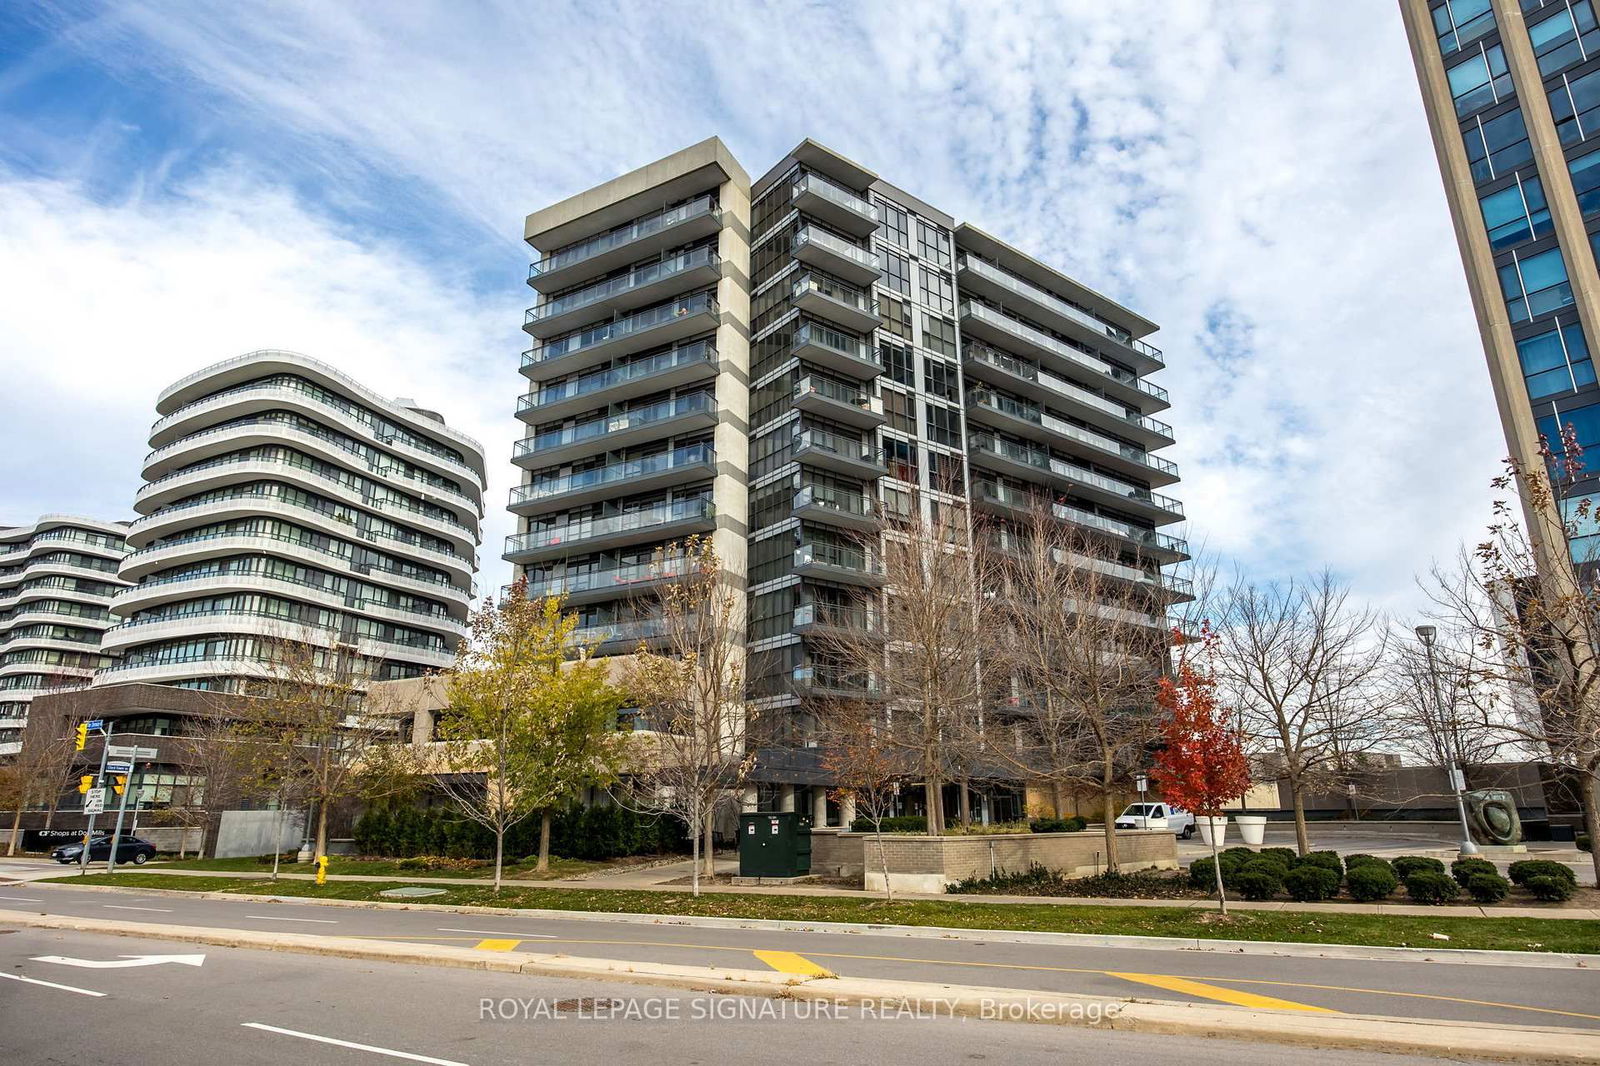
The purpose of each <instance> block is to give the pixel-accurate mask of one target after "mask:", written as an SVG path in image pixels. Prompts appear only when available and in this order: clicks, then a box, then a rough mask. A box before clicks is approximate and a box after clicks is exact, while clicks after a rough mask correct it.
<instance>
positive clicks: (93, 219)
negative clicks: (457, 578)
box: [0, 170, 520, 587]
mask: <svg viewBox="0 0 1600 1066" xmlns="http://www.w3.org/2000/svg"><path fill="white" fill-rule="evenodd" d="M0 248H4V249H5V254H4V255H0V288H3V291H4V292H5V293H6V294H7V298H6V304H5V309H4V312H3V313H0V371H3V379H4V381H5V382H6V386H7V390H8V392H9V394H10V396H9V399H10V403H9V404H8V407H9V415H10V417H8V418H7V420H6V425H5V439H6V447H5V448H4V450H3V455H0V479H3V483H4V484H5V486H6V491H5V514H4V515H0V519H4V520H7V521H18V522H21V521H25V520H28V519H30V518H32V517H33V516H34V515H36V514H38V513H41V512H46V511H76V512H86V513H89V514H92V515H98V516H102V517H105V518H112V519H116V518H132V517H133V514H132V505H133V497H134V493H135V491H136V490H137V489H138V487H139V484H140V480H139V466H140V459H141V458H142V456H143V455H144V453H145V441H146V437H147V432H148V430H149V426H150V423H151V422H153V421H154V420H155V417H156V416H155V400H156V396H157V394H158V393H159V392H160V391H161V389H162V388H164V387H165V386H167V385H169V384H171V383H172V382H173V381H176V380H177V379H178V378H180V377H183V376H184V375H186V374H188V373H190V372H192V371H195V370H198V369H200V368H201V367H204V366H208V365H210V364H211V363H215V362H218V361H220V360H223V359H227V358H231V357H232V356H235V355H238V354H241V353H243V352H247V351H251V350H254V349H257V348H285V349H289V350H292V351H299V352H303V353H305V354H307V355H310V356H313V357H315V358H319V359H322V360H324V361H326V362H329V363H332V364H334V365H336V366H338V367H340V368H341V369H342V370H344V371H345V372H346V373H348V374H350V375H351V376H353V377H354V378H355V379H356V380H358V381H360V382H362V383H363V384H365V385H367V386H368V387H369V388H372V389H375V390H376V391H378V392H380V393H383V394H386V395H390V396H410V397H414V398H416V399H417V400H418V401H419V402H421V403H422V404H423V405H425V406H429V407H432V408H435V409H437V410H438V411H439V412H440V413H441V414H443V415H444V417H445V420H446V421H447V422H448V423H449V424H450V425H452V426H454V427H456V428H458V429H461V430H462V431H464V432H466V433H469V434H471V435H472V436H474V437H476V438H477V439H478V440H479V441H480V442H482V443H483V444H484V446H485V448H486V449H487V452H488V472H489V476H490V482H491V484H490V491H489V498H488V501H487V505H488V510H489V525H488V533H487V535H486V537H485V544H486V548H487V551H486V552H485V556H486V557H485V560H484V562H485V564H486V565H485V571H484V573H483V574H482V575H481V577H480V583H481V584H482V585H484V586H485V587H487V586H488V585H489V583H490V582H495V583H498V582H499V581H500V580H501V579H502V577H503V572H504V571H505V569H506V568H505V567H504V565H503V564H501V563H500V562H499V544H500V538H501V537H502V536H503V535H504V534H505V533H506V532H508V531H509V529H510V526H511V521H510V516H508V515H507V514H506V513H505V511H504V510H503V506H504V501H505V497H506V492H507V488H508V486H509V485H510V483H511V481H512V477H511V474H512V470H511V467H510V465H509V463H508V462H507V459H508V457H509V456H510V452H511V442H512V441H513V439H515V437H516V435H517V434H516V433H515V431H514V427H515V425H516V423H515V422H514V421H513V419H512V418H511V417H510V414H509V412H510V410H511V406H512V397H513V395H514V393H513V391H512V390H513V389H514V388H515V387H516V383H517V381H518V380H520V379H519V378H518V377H517V374H516V372H515V365H514V364H513V363H511V362H510V361H509V360H508V359H506V358H505V357H504V355H505V352H506V351H508V350H511V346H512V344H513V343H514V341H513V340H512V339H511V338H512V337H513V336H514V335H515V325H514V323H515V319H514V318H513V317H512V316H513V315H514V314H515V312H516V308H517V304H516V294H515V293H514V292H510V293H506V294H503V295H502V294H496V295H495V296H494V297H493V298H491V299H485V298H482V297H478V296H475V295H474V294H473V293H472V292H471V291H470V290H469V289H468V288H467V287H466V286H465V285H464V284H463V283H462V282H461V280H460V279H457V278H452V277H450V276H448V275H445V274H442V273H441V272H440V271H438V270H437V269H436V268H433V267H430V266H426V265H423V264H420V263H418V262H417V261H416V260H415V258H414V257H413V256H412V255H411V254H410V253H409V252H408V251H407V250H406V249H404V248H402V247H399V246H397V245H393V244H390V243H383V242H376V241H366V240H363V239H362V238H361V236H360V235H359V234H355V233H350V232H343V231H341V230H340V229H338V228H336V227H335V226H334V225H333V224H331V223H330V222H329V221H328V220H327V219H325V218H323V217H320V216H319V215H318V214H316V213H315V212H313V211H309V210H307V208H306V207H305V206H304V205H302V204H301V203H299V202H297V201H296V200H295V198H294V197H292V196H291V195H290V194H289V193H287V192H286V191H285V190H283V189H282V188H280V187H276V186H272V185H267V184H263V183H261V182H259V181H257V180H254V179H252V178H250V177H247V176H245V175H243V174H241V173H239V172H237V171H234V170H223V171H219V172H216V173H213V174H211V175H210V176H209V177H208V178H206V179H205V180H204V181H202V182H199V183H197V184H194V185H191V186H188V187H185V188H183V189H181V190H178V192H177V195H175V196H171V197H168V198H164V199H162V200H160V201H145V202H138V201H134V202H127V203H118V204H102V203H98V202H96V201H94V200H93V199H91V198H89V197H87V196H86V195H85V194H84V192H83V191H82V189H80V188H78V187H77V186H74V185H71V184H67V183H62V182H50V181H28V180H23V179H20V178H17V177H16V176H14V175H5V174H0ZM508 323H511V325H508Z"/></svg>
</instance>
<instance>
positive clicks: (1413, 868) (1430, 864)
mask: <svg viewBox="0 0 1600 1066" xmlns="http://www.w3.org/2000/svg"><path fill="white" fill-rule="evenodd" d="M1390 865H1392V866H1393V867H1394V875H1395V876H1396V877H1398V878H1399V879H1400V880H1402V881H1405V880H1407V879H1408V878H1410V877H1411V875H1412V874H1414V873H1420V872H1421V871H1423V870H1426V871H1428V872H1429V873H1436V874H1438V875H1439V876H1440V877H1443V876H1445V869H1444V863H1442V862H1440V861H1439V860H1438V859H1430V858H1429V857H1428V856H1426V855H1401V856H1399V857H1398V858H1396V859H1395V860H1394V861H1393V862H1392V863H1391V864H1390Z"/></svg>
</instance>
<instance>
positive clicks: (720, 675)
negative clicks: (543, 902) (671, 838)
mask: <svg viewBox="0 0 1600 1066" xmlns="http://www.w3.org/2000/svg"><path fill="white" fill-rule="evenodd" d="M680 559H681V560H683V561H684V562H682V563H680V562H679V561H678V560H680ZM657 565H658V566H659V568H660V571H661V574H662V576H672V577H677V576H678V575H680V574H681V575H682V579H681V580H672V581H666V582H664V583H663V584H662V585H661V591H660V593H659V594H658V595H657V597H656V598H655V601H654V603H653V605H652V606H653V608H654V611H653V613H651V614H649V615H648V616H647V622H646V624H647V625H648V626H649V627H650V629H651V630H653V633H654V638H653V640H651V639H646V640H643V641H641V642H640V644H639V648H638V651H637V652H636V653H635V654H634V655H633V656H632V657H631V660H630V661H629V662H628V663H627V664H626V665H625V666H624V667H623V671H622V677H623V680H622V686H623V688H624V689H625V690H626V691H627V692H628V693H629V694H630V695H631V696H632V698H633V700H634V702H635V704H636V705H637V706H638V708H639V711H640V712H641V714H642V716H643V718H644V720H645V723H646V725H647V729H648V731H647V732H642V733H641V734H640V735H639V736H637V738H636V743H635V744H634V745H633V747H634V754H633V762H632V766H631V767H630V773H629V784H630V787H629V789H628V790H627V792H626V794H625V796H624V797H623V802H625V803H627V804H628V805H629V806H631V807H634V808H635V809H638V810H643V811H648V812H653V813H658V814H666V815H670V816H673V817H676V818H679V819H681V820H682V821H683V823H684V825H685V827H686V828H687V830H688V833H689V836H690V839H691V845H690V847H691V852H690V853H691V855H692V857H693V872H692V874H691V878H690V880H691V886H692V890H693V892H694V894H695V895H699V894H700V874H701V865H702V859H703V862H704V866H705V872H706V873H707V874H714V873H715V866H714V865H713V861H712V854H711V840H712V829H713V825H714V820H715V817H716V812H717V809H718V806H719V804H721V803H723V802H725V801H727V800H728V798H729V797H730V796H731V795H733V794H735V792H736V790H738V789H741V788H742V787H743V785H744V781H745V779H746V778H747V777H748V775H749V772H750V768H751V765H752V762H753V760H754V752H753V751H750V750H747V745H746V737H747V732H748V729H749V726H750V723H751V720H752V711H751V709H750V706H749V701H748V699H747V695H746V686H745V664H744V617H745V604H744V594H743V592H742V590H741V589H740V587H739V585H738V584H737V583H736V582H735V581H734V580H733V579H732V577H731V575H729V574H728V573H727V572H726V571H725V570H724V569H723V567H722V561H721V559H720V558H719V557H718V555H717V552H716V549H715V548H714V547H713V546H712V544H711V541H710V540H709V539H705V538H700V537H691V538H689V539H688V540H687V541H686V542H685V543H684V544H683V545H681V546H679V545H673V546H671V547H669V548H668V549H667V551H666V552H665V554H664V556H663V559H662V560H661V561H660V562H659V563H658V564H657ZM702 843H704V851H703V852H702Z"/></svg>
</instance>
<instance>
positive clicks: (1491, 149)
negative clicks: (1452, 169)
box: [1461, 108, 1533, 184]
mask: <svg viewBox="0 0 1600 1066" xmlns="http://www.w3.org/2000/svg"><path fill="white" fill-rule="evenodd" d="M1461 136H1462V139H1463V140H1464V141H1465V142H1466V146H1467V161H1468V162H1469V163H1471V164H1472V180H1473V181H1475V182H1478V183H1480V184H1481V183H1483V182H1486V181H1493V180H1494V179H1495V178H1503V177H1505V176H1506V175H1507V174H1510V173H1511V172H1512V171H1514V170H1516V169H1517V168H1518V167H1521V166H1526V165H1527V164H1529V163H1531V162H1533V146H1532V145H1531V144H1529V143H1528V127H1527V125H1526V124H1525V123H1524V122H1523V121H1522V109H1521V108H1516V109H1514V110H1511V111H1507V112H1506V113H1505V114H1503V115H1496V116H1495V117H1494V118H1491V119H1479V120H1475V121H1473V122H1470V123H1468V124H1467V126H1466V128H1465V129H1463V130H1462V131H1461Z"/></svg>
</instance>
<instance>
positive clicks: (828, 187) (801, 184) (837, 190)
mask: <svg viewBox="0 0 1600 1066" xmlns="http://www.w3.org/2000/svg"><path fill="white" fill-rule="evenodd" d="M802 192H808V193H811V194H812V195H814V196H820V197H822V198H823V199H825V200H832V201H833V202H834V203H836V204H838V205H839V206H840V207H843V208H845V209H847V210H850V211H853V212H855V213H856V214H858V215H860V216H861V217H862V218H870V219H872V220H873V221H874V222H876V221H877V219H878V209H877V208H875V207H873V206H872V204H871V203H869V202H867V201H866V200H864V199H862V198H861V197H860V196H857V195H856V194H855V193H853V192H851V191H850V190H849V189H846V188H845V187H844V186H843V185H835V184H834V183H833V182H831V181H829V180H828V179H827V178H825V177H823V176H822V175H821V174H816V173H809V174H806V175H805V176H804V177H802V178H801V179H800V180H799V181H797V182H795V183H794V195H798V194H800V193H802Z"/></svg>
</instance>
